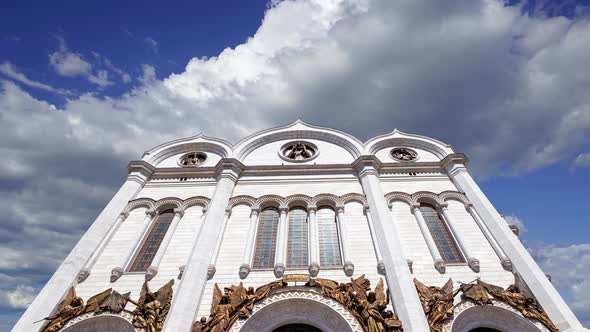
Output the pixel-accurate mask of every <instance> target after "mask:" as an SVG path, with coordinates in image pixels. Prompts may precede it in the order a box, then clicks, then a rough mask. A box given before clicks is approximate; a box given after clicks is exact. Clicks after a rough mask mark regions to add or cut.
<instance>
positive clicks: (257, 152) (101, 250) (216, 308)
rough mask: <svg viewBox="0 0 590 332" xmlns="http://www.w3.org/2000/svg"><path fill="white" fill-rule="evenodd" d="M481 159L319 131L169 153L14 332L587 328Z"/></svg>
mask: <svg viewBox="0 0 590 332" xmlns="http://www.w3.org/2000/svg"><path fill="white" fill-rule="evenodd" d="M467 162H468V160H467V158H466V157H465V155H463V154H461V153H457V152H455V151H454V150H453V149H452V148H451V147H450V146H449V145H447V144H444V143H442V142H440V141H437V140H435V139H432V138H428V137H424V136H419V135H412V134H405V133H402V132H400V131H397V130H395V131H393V132H392V133H390V134H386V135H382V136H377V137H375V138H373V139H370V140H368V141H367V142H361V141H360V140H358V139H357V138H355V137H353V136H351V135H349V134H346V133H344V132H341V131H338V130H333V129H329V128H322V127H317V126H312V125H308V124H305V123H303V122H301V121H297V122H295V123H293V124H291V125H288V126H284V127H279V128H273V129H269V130H264V131H262V132H259V133H256V134H253V135H251V136H249V137H246V138H244V139H243V140H241V141H240V142H238V143H236V144H230V143H228V142H226V141H224V140H222V139H218V138H210V137H205V136H203V135H198V136H195V137H190V138H186V139H179V140H176V141H172V142H168V143H165V144H162V145H160V146H157V147H155V148H153V149H151V150H149V151H146V152H145V153H144V155H143V157H142V158H141V160H137V161H132V162H131V163H130V164H129V166H128V174H129V175H128V177H127V180H126V181H125V183H124V184H123V185H122V186H121V188H120V189H119V191H118V192H117V193H116V194H115V196H114V197H113V198H112V200H111V201H110V202H109V203H108V204H107V206H106V207H105V209H104V210H103V211H102V213H101V214H100V215H99V216H98V217H97V218H96V220H95V222H94V223H93V224H92V226H91V227H90V228H89V229H88V231H87V232H86V234H85V235H84V236H83V237H82V239H81V240H80V241H79V243H78V244H77V245H76V246H75V247H74V249H73V250H72V252H71V253H70V254H69V255H68V256H67V258H66V259H65V261H64V262H63V264H62V265H61V266H60V267H59V268H58V269H57V271H56V272H55V274H54V275H53V276H52V278H51V279H50V280H49V281H48V283H47V285H46V286H45V287H44V288H43V289H42V290H41V292H40V293H39V295H38V296H37V297H36V299H35V300H34V301H33V303H32V304H31V305H30V307H29V308H28V309H27V311H26V312H25V313H24V314H23V316H22V317H21V319H20V320H19V321H18V323H17V324H16V326H15V327H14V329H13V331H18V332H31V331H50V332H57V331H64V332H66V331H67V332H90V331H125V332H131V331H149V332H158V331H165V332H189V331H195V332H196V331H215V332H222V331H255V332H266V331H268V332H273V331H279V332H280V331H325V332H331V331H335V332H340V331H369V332H383V331H436V332H442V331H452V332H469V331H531V332H532V331H569V332H573V331H586V330H585V329H584V328H583V327H582V325H581V324H580V322H579V321H578V320H577V318H576V317H575V316H574V314H573V313H572V311H571V310H570V308H569V307H568V305H567V304H566V303H565V302H564V300H563V299H562V298H561V296H560V295H559V294H558V292H557V291H556V290H555V288H554V287H553V285H552V284H551V282H550V280H548V278H547V276H546V275H545V274H544V273H543V271H541V269H540V268H539V266H538V265H537V264H536V263H535V261H534V260H533V259H532V257H531V256H530V254H529V253H528V252H527V250H526V249H525V247H524V246H523V245H522V243H521V242H520V240H519V239H518V237H517V234H516V233H517V231H516V230H515V229H511V228H510V227H509V225H508V224H507V223H506V222H505V220H504V219H503V218H502V216H501V215H500V214H499V213H498V212H497V211H496V209H495V208H494V207H493V206H492V204H491V203H490V201H489V200H488V199H487V198H486V196H485V194H484V193H483V192H482V191H481V190H480V188H479V187H478V185H477V183H476V182H475V181H474V180H473V178H472V177H471V175H470V174H469V171H468V169H467Z"/></svg>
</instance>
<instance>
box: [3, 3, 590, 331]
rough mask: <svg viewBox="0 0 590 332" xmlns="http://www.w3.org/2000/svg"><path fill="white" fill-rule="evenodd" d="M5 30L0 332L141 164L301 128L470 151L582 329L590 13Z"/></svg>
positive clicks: (219, 15)
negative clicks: (193, 143)
mask: <svg viewBox="0 0 590 332" xmlns="http://www.w3.org/2000/svg"><path fill="white" fill-rule="evenodd" d="M523 1H524V0H523ZM9 5H10V6H19V7H7V6H9ZM0 12H1V13H2V19H1V20H0V152H1V153H2V159H3V160H2V162H1V163H0V208H2V211H4V212H3V213H2V216H1V217H0V252H1V253H2V255H0V330H7V329H8V328H10V327H11V326H12V325H13V324H14V322H15V321H16V320H17V319H18V317H19V316H20V314H21V313H22V312H23V310H24V308H26V306H27V305H28V303H30V301H31V300H32V299H33V297H34V295H35V294H36V292H37V291H38V290H39V289H40V287H42V285H43V284H44V283H45V282H46V281H47V280H48V278H49V276H50V275H51V274H52V273H53V272H54V270H55V268H56V267H57V265H58V264H59V263H60V262H61V261H62V260H63V258H64V257H65V256H66V255H67V253H68V252H69V250H70V249H71V248H72V247H73V245H74V244H75V243H76V241H77V240H78V239H79V238H80V236H81V235H82V234H83V232H84V231H85V230H86V228H87V227H88V226H89V224H90V223H91V222H92V221H93V220H94V218H95V217H96V216H97V215H98V213H99V212H100V210H101V209H102V208H103V207H104V205H105V204H106V202H107V201H108V200H109V199H110V197H111V196H112V195H113V193H114V191H115V190H116V189H117V187H118V186H119V185H120V184H121V183H122V181H123V179H124V178H125V176H126V174H125V166H126V164H127V163H128V161H129V160H131V159H138V158H139V157H140V156H141V153H142V152H143V151H144V150H146V149H148V148H150V147H152V146H154V145H157V144H160V143H162V142H165V141H168V140H171V139H175V138H178V137H184V136H191V135H195V134H197V133H199V132H203V133H205V134H207V135H210V136H217V137H221V138H224V139H227V140H230V141H234V142H235V141H237V140H238V139H240V138H241V137H244V136H245V135H248V134H251V133H252V132H254V131H256V130H260V129H264V128H268V127H271V126H277V125H284V124H287V123H290V122H292V121H294V120H295V119H297V118H301V119H303V120H304V121H306V122H309V123H312V124H317V125H323V126H329V127H333V128H337V129H341V130H344V131H347V132H349V133H352V134H354V135H356V136H357V137H359V138H361V139H363V140H366V139H368V138H370V137H372V136H375V135H377V134H382V133H386V132H389V131H391V130H392V129H393V128H398V129H400V130H402V131H406V132H412V133H419V134H424V135H428V136H432V137H435V138H438V139H440V140H443V141H445V142H448V143H450V144H452V145H453V147H454V148H455V149H456V150H458V151H462V152H465V153H466V154H467V155H468V157H469V158H470V159H471V160H472V163H471V170H472V172H473V173H474V174H475V175H476V177H477V178H478V180H479V182H480V184H481V186H482V187H483V189H484V191H485V192H486V193H487V194H488V196H489V197H490V199H491V200H492V201H493V203H494V204H495V205H496V207H497V208H498V210H500V211H501V213H503V214H505V215H506V216H507V219H508V220H510V221H511V222H513V223H518V224H520V225H521V227H522V228H523V229H524V234H523V236H522V239H523V241H525V243H526V245H527V247H528V248H529V249H530V250H531V252H532V253H533V255H534V256H535V258H536V259H537V260H538V262H539V263H540V264H541V266H542V267H543V268H544V270H545V272H546V273H548V274H550V275H551V276H552V278H553V281H554V283H555V285H556V286H557V287H558V289H559V290H560V292H561V293H562V294H563V296H564V297H565V298H566V300H567V301H568V302H569V303H570V304H571V306H572V308H573V309H574V310H575V311H576V313H577V315H578V316H579V318H580V319H581V320H582V321H583V322H584V324H586V325H590V277H589V276H590V238H589V236H588V234H589V233H590V226H589V222H590V217H588V216H589V215H590V214H588V213H587V212H585V210H584V206H588V203H587V202H586V199H587V198H588V197H590V188H589V184H590V93H589V91H590V70H589V68H590V1H567V0H562V1H542V0H538V1H532V0H531V1H524V2H522V1H505V2H503V1H496V0H488V1H484V0H462V1H459V0H457V1H451V0H448V1H438V0H431V1H422V0H395V1H393V0H286V1H271V2H268V0H256V1H255V0H249V1H243V0H226V1H213V0H207V1H206V0H200V1H179V2H174V3H170V2H168V3H164V2H161V1H157V2H156V1H153V2H150V1H146V0H142V1H125V2H124V4H122V3H121V2H120V1H101V2H84V7H80V2H79V1H65V0H64V1H57V2H55V1H54V2H51V3H49V2H32V1H24V0H23V1H19V2H11V3H10V4H9V2H4V3H3V4H2V5H0Z"/></svg>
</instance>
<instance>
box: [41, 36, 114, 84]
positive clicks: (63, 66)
mask: <svg viewBox="0 0 590 332" xmlns="http://www.w3.org/2000/svg"><path fill="white" fill-rule="evenodd" d="M59 41H60V47H59V50H57V51H55V52H53V53H51V54H49V64H50V65H51V66H52V67H53V69H54V70H55V71H56V72H57V73H58V74H59V75H62V76H66V77H84V78H86V79H87V80H88V81H89V82H91V83H94V84H96V85H98V86H100V87H105V86H108V85H111V84H113V82H111V81H109V78H108V72H107V71H106V70H98V71H96V72H93V68H92V64H90V62H88V61H86V60H85V59H84V58H83V56H82V55H81V54H80V53H75V52H70V51H69V50H68V48H67V46H66V43H65V41H64V39H63V38H59Z"/></svg>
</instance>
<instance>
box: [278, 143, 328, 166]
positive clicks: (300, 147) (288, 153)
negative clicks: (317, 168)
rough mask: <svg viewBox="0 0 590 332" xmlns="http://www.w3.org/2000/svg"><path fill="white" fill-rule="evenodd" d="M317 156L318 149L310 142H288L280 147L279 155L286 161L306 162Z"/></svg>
mask: <svg viewBox="0 0 590 332" xmlns="http://www.w3.org/2000/svg"><path fill="white" fill-rule="evenodd" d="M318 154H319V151H318V147H317V146H316V145H315V144H313V143H310V142H304V141H295V142H289V143H287V144H285V145H283V146H282V147H281V150H280V151H279V155H280V156H281V158H283V159H284V160H286V161H290V162H306V161H310V160H312V159H314V158H315V157H317V155H318Z"/></svg>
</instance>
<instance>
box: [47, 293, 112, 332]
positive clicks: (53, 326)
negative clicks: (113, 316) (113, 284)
mask: <svg viewBox="0 0 590 332" xmlns="http://www.w3.org/2000/svg"><path fill="white" fill-rule="evenodd" d="M111 291H112V288H109V289H107V290H105V291H103V292H101V293H98V294H96V295H94V296H93V297H91V298H89V299H88V301H87V302H86V304H84V300H82V298H80V297H78V296H76V290H75V289H74V287H73V286H72V287H71V288H70V289H69V291H68V294H67V295H66V297H65V298H64V299H63V301H61V302H60V303H59V305H58V306H57V310H56V311H55V314H54V315H52V316H50V317H46V318H44V319H43V320H48V321H49V323H47V325H46V326H45V327H43V329H42V330H41V331H42V332H56V331H59V330H60V329H61V328H62V327H63V326H64V325H65V324H66V323H67V322H68V321H69V320H71V319H72V318H75V317H77V316H80V315H82V314H85V313H88V312H94V311H96V310H97V308H98V306H99V305H100V304H101V303H102V302H103V301H104V300H105V299H106V298H107V297H108V296H109V295H110V294H111Z"/></svg>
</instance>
